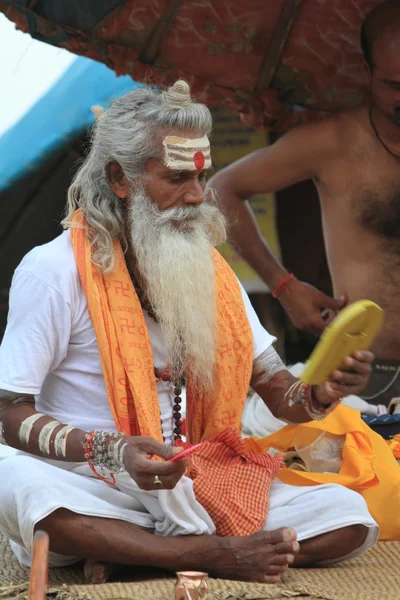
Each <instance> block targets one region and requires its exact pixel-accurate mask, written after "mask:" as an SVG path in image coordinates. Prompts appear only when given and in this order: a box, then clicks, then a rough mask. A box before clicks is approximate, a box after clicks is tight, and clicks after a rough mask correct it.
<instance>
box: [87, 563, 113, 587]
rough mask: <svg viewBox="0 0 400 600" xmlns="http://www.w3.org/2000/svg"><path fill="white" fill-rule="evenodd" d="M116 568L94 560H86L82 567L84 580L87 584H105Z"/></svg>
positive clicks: (110, 564)
mask: <svg viewBox="0 0 400 600" xmlns="http://www.w3.org/2000/svg"><path fill="white" fill-rule="evenodd" d="M115 569H116V566H115V565H113V564H112V563H108V562H102V561H100V560H96V559H94V558H88V559H87V560H86V562H85V565H84V567H83V572H84V574H85V578H86V579H87V580H88V582H89V583H93V584H99V583H107V581H108V580H109V578H110V576H111V575H112V573H113V572H114V571H115Z"/></svg>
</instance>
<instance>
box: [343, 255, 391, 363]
mask: <svg viewBox="0 0 400 600" xmlns="http://www.w3.org/2000/svg"><path fill="white" fill-rule="evenodd" d="M375 258H376V257H375ZM343 262H344V261H343ZM331 273H332V281H333V287H334V294H335V297H340V296H342V295H346V296H347V298H348V301H349V304H350V303H352V302H356V301H357V300H372V301H373V302H375V303H376V304H378V306H380V307H381V308H382V310H383V311H384V315H385V318H384V324H383V327H382V329H381V331H380V333H379V334H378V336H377V338H376V340H375V342H374V343H373V345H372V347H371V351H372V352H373V353H374V354H375V355H376V356H377V357H379V358H385V359H393V360H400V326H399V322H398V321H399V315H400V269H394V268H391V267H390V265H388V264H376V263H375V264H374V263H371V262H370V261H368V262H366V263H365V262H363V263H360V262H357V261H352V260H347V261H346V262H345V264H343V263H342V265H341V267H340V268H339V266H337V268H334V266H333V265H332V271H331Z"/></svg>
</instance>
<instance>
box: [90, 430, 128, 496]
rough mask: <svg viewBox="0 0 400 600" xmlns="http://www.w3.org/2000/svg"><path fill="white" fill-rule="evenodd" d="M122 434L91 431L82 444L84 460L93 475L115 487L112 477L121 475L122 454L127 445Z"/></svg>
mask: <svg viewBox="0 0 400 600" xmlns="http://www.w3.org/2000/svg"><path fill="white" fill-rule="evenodd" d="M124 440H125V436H124V434H123V433H113V432H106V431H91V432H90V433H87V434H86V436H85V441H84V444H83V447H84V450H85V459H86V460H87V463H88V465H89V467H90V469H91V470H92V471H93V473H94V474H95V475H96V476H97V477H98V478H99V479H101V480H102V481H104V482H105V483H108V484H109V485H115V477H114V475H116V474H118V473H122V472H123V471H124V470H125V468H124V464H123V453H124V450H125V446H126V444H127V442H126V441H124Z"/></svg>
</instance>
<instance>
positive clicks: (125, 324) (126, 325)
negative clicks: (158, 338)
mask: <svg viewBox="0 0 400 600" xmlns="http://www.w3.org/2000/svg"><path fill="white" fill-rule="evenodd" d="M119 327H120V330H121V333H124V331H126V333H128V334H129V335H135V329H136V323H135V321H134V320H133V319H131V320H129V319H127V318H123V319H120V326H119Z"/></svg>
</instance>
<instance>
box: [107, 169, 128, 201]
mask: <svg viewBox="0 0 400 600" xmlns="http://www.w3.org/2000/svg"><path fill="white" fill-rule="evenodd" d="M106 172H107V177H108V180H109V182H110V184H111V187H112V189H113V192H114V194H115V195H116V196H118V198H127V197H128V192H129V184H128V180H127V179H126V177H125V175H124V172H123V170H122V167H121V165H120V164H119V163H117V161H115V160H112V161H111V162H109V163H108V165H107V167H106Z"/></svg>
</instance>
